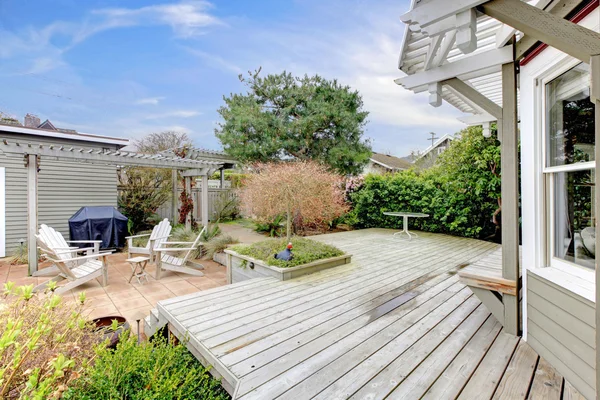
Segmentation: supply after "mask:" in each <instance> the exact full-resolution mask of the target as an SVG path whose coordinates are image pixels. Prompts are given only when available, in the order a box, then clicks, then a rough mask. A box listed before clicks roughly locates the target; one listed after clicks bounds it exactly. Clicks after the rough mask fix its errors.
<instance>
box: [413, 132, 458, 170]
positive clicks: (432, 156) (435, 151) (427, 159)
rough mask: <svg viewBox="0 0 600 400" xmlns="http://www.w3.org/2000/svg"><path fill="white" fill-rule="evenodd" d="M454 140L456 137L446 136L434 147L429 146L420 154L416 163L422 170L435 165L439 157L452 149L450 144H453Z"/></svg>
mask: <svg viewBox="0 0 600 400" xmlns="http://www.w3.org/2000/svg"><path fill="white" fill-rule="evenodd" d="M453 140H454V136H452V135H450V134H445V135H444V136H442V137H441V138H439V139H438V140H437V141H436V142H435V143H434V144H433V145H432V146H429V147H428V148H426V149H425V150H424V151H423V152H422V153H420V154H419V156H418V157H417V159H416V160H415V163H416V164H418V165H419V167H421V168H428V167H430V166H432V165H433V164H434V163H435V160H437V158H438V156H439V155H440V154H442V153H443V152H444V151H446V149H448V147H450V143H452V141H453Z"/></svg>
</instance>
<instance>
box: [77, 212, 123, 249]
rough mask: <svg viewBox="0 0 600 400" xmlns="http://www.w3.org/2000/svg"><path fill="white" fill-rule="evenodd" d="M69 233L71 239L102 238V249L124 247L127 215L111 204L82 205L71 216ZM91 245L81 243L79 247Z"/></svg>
mask: <svg viewBox="0 0 600 400" xmlns="http://www.w3.org/2000/svg"><path fill="white" fill-rule="evenodd" d="M69 235H70V236H71V240H102V244H101V245H100V248H101V249H110V248H122V247H124V246H125V236H126V235H127V217H126V216H124V215H123V214H121V213H120V212H119V211H117V210H116V209H115V208H114V207H110V206H98V207H81V208H80V209H79V211H77V212H76V213H75V214H74V215H73V216H72V217H71V218H69ZM74 244H76V243H74ZM89 246H90V245H89V244H87V245H86V244H79V247H89Z"/></svg>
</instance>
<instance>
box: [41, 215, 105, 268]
mask: <svg viewBox="0 0 600 400" xmlns="http://www.w3.org/2000/svg"><path fill="white" fill-rule="evenodd" d="M36 237H39V239H40V240H42V241H43V243H44V244H45V246H46V247H47V248H49V249H51V250H53V251H54V253H55V254H56V255H57V256H58V257H59V258H60V259H62V260H65V259H69V258H75V257H77V255H78V254H79V253H83V254H85V255H86V256H89V255H92V254H97V253H99V252H100V244H101V243H102V240H65V238H64V237H63V235H62V234H61V233H60V232H58V231H57V230H55V229H54V228H52V227H50V226H48V225H46V224H42V225H40V230H39V231H38V234H37V235H36ZM76 243H85V244H90V245H91V247H84V248H80V247H77V246H72V245H71V244H76ZM77 265H78V262H76V261H71V262H69V263H68V266H69V268H73V267H76V266H77ZM56 273H58V267H57V266H56V265H54V266H52V267H49V268H44V269H42V270H40V271H36V272H35V273H34V276H48V275H55V274H56Z"/></svg>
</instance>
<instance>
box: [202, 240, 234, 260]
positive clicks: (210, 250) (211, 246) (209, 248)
mask: <svg viewBox="0 0 600 400" xmlns="http://www.w3.org/2000/svg"><path fill="white" fill-rule="evenodd" d="M239 242H240V241H239V240H237V239H236V238H233V237H231V236H229V235H220V236H217V237H214V238H212V239H211V240H209V241H208V242H206V243H205V244H204V253H205V254H204V257H205V258H208V259H212V258H213V256H214V255H215V253H222V252H223V250H225V249H226V248H227V246H229V245H230V244H237V243H239Z"/></svg>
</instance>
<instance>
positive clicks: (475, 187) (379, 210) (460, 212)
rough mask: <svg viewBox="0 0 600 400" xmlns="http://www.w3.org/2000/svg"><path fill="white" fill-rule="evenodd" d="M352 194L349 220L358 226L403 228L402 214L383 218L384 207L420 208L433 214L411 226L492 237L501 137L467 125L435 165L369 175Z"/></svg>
mask: <svg viewBox="0 0 600 400" xmlns="http://www.w3.org/2000/svg"><path fill="white" fill-rule="evenodd" d="M350 197H351V201H352V205H353V209H352V211H351V212H350V215H349V216H348V217H347V221H348V222H351V223H352V224H353V226H355V227H357V228H370V227H386V228H395V229H399V228H400V227H401V225H402V218H398V217H391V216H385V215H383V213H384V212H385V211H406V212H422V213H426V214H429V217H428V218H412V219H410V226H411V228H413V229H420V230H423V231H429V232H437V233H447V234H452V235H458V236H465V237H473V238H485V237H488V236H490V235H492V234H494V232H495V230H496V226H495V225H494V224H493V223H492V216H493V215H494V212H495V211H496V210H497V209H498V201H499V197H500V151H499V144H498V141H497V140H496V139H495V138H494V137H492V138H484V137H483V136H482V134H481V128H469V129H466V130H464V131H462V132H461V138H460V139H457V140H454V141H453V142H452V144H451V146H450V148H449V149H448V150H446V151H445V152H444V153H443V154H441V155H440V157H439V159H438V161H437V163H436V165H435V166H434V167H433V168H431V169H428V170H424V171H421V172H417V171H414V170H409V171H401V172H399V173H396V174H387V175H369V176H367V177H366V178H365V181H364V183H363V185H362V187H361V188H360V189H359V190H358V191H356V192H354V193H352V194H351V196H350Z"/></svg>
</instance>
